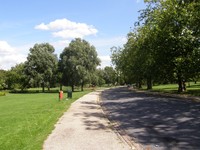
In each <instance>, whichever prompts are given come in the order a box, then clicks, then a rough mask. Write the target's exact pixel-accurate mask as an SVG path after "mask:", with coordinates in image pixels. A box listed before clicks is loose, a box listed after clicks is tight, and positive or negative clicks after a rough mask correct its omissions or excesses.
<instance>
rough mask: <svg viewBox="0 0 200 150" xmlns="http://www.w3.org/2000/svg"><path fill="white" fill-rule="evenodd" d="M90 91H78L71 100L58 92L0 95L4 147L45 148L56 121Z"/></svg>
mask: <svg viewBox="0 0 200 150" xmlns="http://www.w3.org/2000/svg"><path fill="white" fill-rule="evenodd" d="M89 92H90V91H88V90H87V91H84V92H74V93H73V98H72V99H70V100H65V99H66V95H67V94H66V93H65V98H64V99H63V101H59V100H58V93H32V94H30V93H29V94H28V93H27V94H6V96H0V149H1V150H41V149H42V145H43V142H44V140H45V139H46V138H47V136H48V134H49V133H51V131H52V130H53V129H54V124H55V123H56V122H57V120H58V119H59V118H60V117H61V115H62V114H63V112H64V111H66V110H67V109H68V108H69V106H70V104H71V103H72V102H74V101H75V100H76V99H78V98H79V97H81V96H83V95H85V94H87V93H89Z"/></svg>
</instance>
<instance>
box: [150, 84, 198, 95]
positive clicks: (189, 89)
mask: <svg viewBox="0 0 200 150" xmlns="http://www.w3.org/2000/svg"><path fill="white" fill-rule="evenodd" d="M152 91H157V92H164V93H175V94H178V84H166V85H157V86H153V89H152ZM181 94H188V95H193V96H200V83H197V84H195V83H194V82H190V84H188V83H186V91H184V92H182V93H181Z"/></svg>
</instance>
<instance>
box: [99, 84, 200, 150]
mask: <svg viewBox="0 0 200 150" xmlns="http://www.w3.org/2000/svg"><path fill="white" fill-rule="evenodd" d="M101 101H102V107H103V108H105V112H106V113H107V114H108V115H109V118H110V119H111V120H113V121H115V122H118V125H119V127H120V128H121V129H123V130H124V131H125V133H127V134H128V135H129V137H130V138H131V140H132V141H135V142H137V143H139V145H140V146H139V147H140V148H139V149H145V150H197V149H198V150H199V149H200V102H192V101H190V100H183V99H180V98H172V97H171V98H170V97H166V96H158V95H148V94H145V93H140V92H134V91H130V90H128V89H127V88H125V87H121V88H116V89H110V90H106V91H103V92H102V96H101Z"/></svg>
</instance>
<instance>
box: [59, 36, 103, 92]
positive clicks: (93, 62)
mask: <svg viewBox="0 0 200 150" xmlns="http://www.w3.org/2000/svg"><path fill="white" fill-rule="evenodd" d="M99 63H100V60H99V58H98V57H97V52H96V49H95V47H94V46H91V45H90V44H89V43H88V42H87V41H85V40H83V39H80V38H76V39H74V40H72V41H71V43H70V44H69V46H68V47H66V48H65V49H64V50H63V52H62V53H61V55H60V61H59V70H60V71H61V72H62V79H63V80H62V82H63V84H64V85H70V86H71V87H72V91H74V85H81V90H83V85H84V84H85V83H86V82H87V81H89V80H90V76H91V74H93V73H94V72H95V70H96V67H97V66H98V65H99Z"/></svg>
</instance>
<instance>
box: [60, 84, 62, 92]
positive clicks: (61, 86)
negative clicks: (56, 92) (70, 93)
mask: <svg viewBox="0 0 200 150" xmlns="http://www.w3.org/2000/svg"><path fill="white" fill-rule="evenodd" d="M60 91H62V84H61V83H60Z"/></svg>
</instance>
